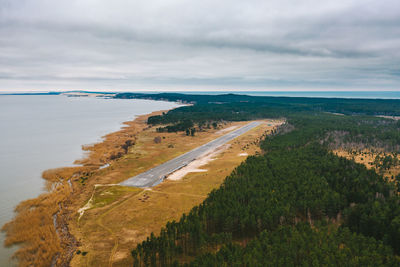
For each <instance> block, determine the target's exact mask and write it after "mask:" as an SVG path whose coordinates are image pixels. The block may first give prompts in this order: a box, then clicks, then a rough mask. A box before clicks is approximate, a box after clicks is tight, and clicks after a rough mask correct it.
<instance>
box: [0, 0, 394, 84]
mask: <svg viewBox="0 0 400 267" xmlns="http://www.w3.org/2000/svg"><path fill="white" fill-rule="evenodd" d="M324 2H325V1H316V0H299V1H290V0H280V1H278V0H274V1H261V0H257V1H256V0H252V1H232V0H230V1H228V0H221V1H209V0H205V1H183V0H163V1H161V0H159V1H151V2H149V1H128V0H115V1H106V0H104V1H88V0H74V1H51V0H20V1H10V0H0V90H6V91H9V90H16V89H22V90H27V89H41V90H52V89H93V90H95V89H96V90H146V89H153V90H163V89H165V90H173V89H175V90H182V89H193V90H202V89H205V90H206V89H207V90H208V89H210V90H213V89H214V90H217V89H232V90H233V89H240V90H246V89H251V90H262V89H270V90H271V89H292V90H296V89H303V90H307V89H354V90H358V89H360V90H361V89H384V90H398V89H399V85H400V76H399V74H398V73H399V67H398V66H400V64H399V63H400V50H399V49H398V48H399V47H400V4H399V2H398V1H397V0H386V1H378V0H374V1H373V0H346V1H345V0H343V1H331V2H332V3H326V2H325V3H324Z"/></svg>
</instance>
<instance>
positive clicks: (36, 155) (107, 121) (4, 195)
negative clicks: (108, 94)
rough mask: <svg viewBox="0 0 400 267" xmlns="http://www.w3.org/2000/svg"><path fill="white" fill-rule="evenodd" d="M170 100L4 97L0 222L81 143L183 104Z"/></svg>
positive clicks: (7, 252) (78, 154)
mask: <svg viewBox="0 0 400 267" xmlns="http://www.w3.org/2000/svg"><path fill="white" fill-rule="evenodd" d="M177 106H178V105H177V104H175V103H170V102H161V101H150V100H123V99H102V98H92V97H66V96H62V95H59V96H51V95H44V96H25V95H22V96H12V95H11V96H1V95H0V225H3V224H4V223H6V222H7V221H9V220H10V219H12V217H13V209H14V207H15V206H16V205H17V204H18V203H19V202H20V201H22V200H25V199H28V198H33V197H36V196H38V195H39V194H40V193H41V192H43V186H44V183H43V181H42V179H41V173H42V172H43V171H44V170H46V169H50V168H55V167H63V166H71V165H73V162H74V160H76V159H79V158H82V157H83V155H84V154H83V151H82V149H81V146H82V145H84V144H91V143H95V142H98V141H101V137H102V136H104V135H105V134H107V133H110V132H113V131H117V130H118V129H120V127H121V123H122V122H124V121H128V120H132V119H134V118H135V117H136V116H138V115H143V114H147V113H150V112H153V111H156V110H165V109H171V108H174V107H177ZM0 242H1V244H0V266H9V265H12V263H11V262H9V260H8V259H9V257H10V256H11V254H12V252H13V251H14V250H15V248H11V249H7V248H4V247H3V246H2V244H3V242H4V234H3V233H1V234H0Z"/></svg>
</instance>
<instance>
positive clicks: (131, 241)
mask: <svg viewBox="0 0 400 267" xmlns="http://www.w3.org/2000/svg"><path fill="white" fill-rule="evenodd" d="M161 113H162V111H159V112H154V113H152V114H148V115H145V116H140V117H138V118H137V119H136V120H135V121H132V122H126V123H125V127H124V128H123V129H121V130H120V131H118V132H115V133H111V134H108V135H107V136H105V137H104V140H103V142H101V143H98V144H95V145H92V146H89V147H85V149H86V150H87V151H88V152H89V153H88V157H87V158H85V159H83V160H80V161H77V163H80V164H81V166H77V167H67V168H58V169H53V170H48V171H45V172H44V173H43V178H44V179H45V180H46V188H47V190H48V192H47V193H44V194H42V195H40V196H39V197H37V198H35V199H31V200H28V201H24V202H22V203H20V205H19V206H18V207H17V208H16V216H15V218H14V219H13V220H12V221H11V222H9V223H8V224H6V225H5V226H4V227H3V230H4V231H5V232H6V244H7V245H14V244H18V245H19V249H18V251H17V252H16V254H15V257H16V258H17V260H18V262H19V264H20V266H49V265H51V264H52V263H53V264H55V265H56V266H59V265H63V264H65V263H68V262H70V261H71V259H72V261H71V265H72V266H107V265H108V266H125V265H127V264H130V260H131V259H130V250H131V249H132V248H134V247H135V245H136V244H137V243H138V242H140V241H142V240H143V239H144V238H146V237H147V236H148V235H149V234H150V233H151V232H155V233H158V232H159V231H160V229H161V227H162V226H163V225H164V224H165V223H166V222H167V221H169V220H173V219H178V218H179V217H180V216H181V215H182V213H184V212H187V211H189V210H190V209H191V208H192V207H193V206H194V205H196V204H199V203H200V202H201V201H202V200H203V199H204V198H205V197H206V196H207V194H208V193H209V192H210V191H211V190H212V189H213V188H216V187H218V186H219V185H220V184H221V182H222V181H223V179H224V178H225V177H226V176H227V175H228V174H229V173H230V172H231V171H232V170H233V169H234V168H235V167H236V166H237V165H238V164H240V162H242V161H243V160H244V159H245V158H246V157H245V156H243V153H244V152H246V153H247V154H249V155H251V154H254V153H257V152H259V150H258V149H259V147H258V146H257V145H256V144H257V142H258V141H259V140H260V138H262V136H263V135H264V134H265V133H266V132H267V131H268V130H271V129H272V128H273V125H272V124H262V125H260V126H259V127H257V128H255V129H253V130H251V131H249V132H248V133H246V134H244V135H242V136H240V137H238V138H237V139H235V140H233V141H231V144H230V147H229V148H228V149H226V150H225V151H223V152H222V153H220V154H218V155H217V159H215V160H213V161H211V162H209V163H208V164H207V165H206V166H203V167H202V168H205V169H207V170H208V171H207V172H200V173H190V174H188V175H186V176H185V177H184V178H183V179H181V180H178V181H165V182H163V183H162V184H160V185H158V186H156V187H154V188H153V189H152V190H143V189H139V188H129V187H122V186H115V184H117V183H119V182H121V181H123V180H125V179H127V178H129V177H132V176H134V175H136V174H139V173H141V172H143V171H145V170H147V169H150V168H152V167H154V166H157V165H158V164H160V163H163V162H165V161H167V160H169V159H172V158H174V157H176V156H179V155H180V154H182V153H185V152H187V151H189V150H191V149H193V148H195V147H197V146H199V145H201V144H204V143H207V142H209V141H211V140H213V139H215V138H216V137H218V136H221V135H223V134H225V133H226V132H227V131H225V132H224V131H223V130H221V129H229V130H232V129H233V128H234V127H239V126H241V125H243V124H246V123H248V122H235V123H225V124H220V125H219V129H207V130H206V131H198V132H197V133H196V136H194V137H192V136H186V135H185V134H183V133H157V132H156V130H155V128H154V127H149V126H148V125H147V123H146V121H147V118H148V117H149V116H152V115H158V114H161ZM271 122H272V123H273V121H270V123H271ZM275 122H276V123H281V121H275ZM158 136H160V137H161V143H156V142H154V138H155V137H158ZM241 154H242V155H241ZM89 200H90V201H89ZM82 208H84V209H85V210H82ZM79 211H81V213H79ZM82 214H83V215H82ZM77 251H78V252H80V253H79V254H78V253H76V252H77ZM52 255H55V256H52Z"/></svg>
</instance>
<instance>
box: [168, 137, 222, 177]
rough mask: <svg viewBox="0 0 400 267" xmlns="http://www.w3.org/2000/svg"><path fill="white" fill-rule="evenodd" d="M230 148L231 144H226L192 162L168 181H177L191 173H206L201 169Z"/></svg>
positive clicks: (173, 174)
mask: <svg viewBox="0 0 400 267" xmlns="http://www.w3.org/2000/svg"><path fill="white" fill-rule="evenodd" d="M228 147H230V145H229V144H225V145H223V146H220V147H218V148H217V149H215V150H213V151H211V152H209V153H207V154H205V155H203V156H201V157H199V158H198V159H196V160H194V161H192V162H190V163H189V164H188V165H186V166H185V167H183V168H181V169H179V170H177V171H176V172H174V173H172V174H170V175H169V176H168V177H167V179H169V180H173V181H177V180H180V179H182V178H183V177H184V176H185V175H186V174H188V173H189V172H206V171H207V170H205V169H201V168H200V167H201V166H204V165H207V164H208V163H209V162H210V161H213V160H214V159H215V158H216V156H217V155H218V154H219V153H221V152H223V151H224V150H226V149H228Z"/></svg>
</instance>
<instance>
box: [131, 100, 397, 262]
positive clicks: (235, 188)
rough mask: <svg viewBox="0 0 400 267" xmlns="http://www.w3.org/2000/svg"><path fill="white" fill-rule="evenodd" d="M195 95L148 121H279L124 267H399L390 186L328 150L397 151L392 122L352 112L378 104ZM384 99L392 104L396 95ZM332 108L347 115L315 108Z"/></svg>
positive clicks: (393, 191)
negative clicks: (256, 148) (281, 121)
mask: <svg viewBox="0 0 400 267" xmlns="http://www.w3.org/2000/svg"><path fill="white" fill-rule="evenodd" d="M153 97H154V96H153ZM162 97H164V98H165V97H166V96H165V95H163V96H162ZM196 97H197V96H195V97H192V98H190V97H188V98H187V99H185V100H184V101H186V102H189V100H190V99H192V100H193V99H196ZM209 97H210V98H209V99H213V98H214V96H209ZM250 98H253V97H250ZM250 98H247V97H244V98H242V100H243V101H252V100H251V99H250ZM202 99H207V97H205V96H201V99H200V100H198V101H190V102H195V103H196V104H195V105H193V106H186V107H182V108H178V109H175V110H172V111H170V112H168V113H166V114H164V115H161V116H159V117H156V118H155V119H154V120H156V121H159V122H161V121H162V123H163V124H164V123H166V124H167V123H169V124H172V125H173V124H178V123H180V122H182V121H183V118H185V119H190V120H191V121H192V122H193V123H197V122H199V121H229V120H247V119H255V118H266V117H275V118H276V117H285V118H286V120H287V123H286V124H285V125H283V126H282V127H280V128H278V129H277V130H276V132H275V133H274V134H273V135H271V136H267V137H266V138H265V140H263V141H262V142H261V144H260V146H261V148H262V149H263V151H264V152H265V153H263V154H260V155H257V156H250V157H248V158H247V160H246V161H245V162H244V163H242V164H241V165H240V166H238V167H237V168H236V169H235V170H234V171H233V172H232V173H231V175H229V176H228V177H226V179H225V181H224V182H223V184H222V185H221V186H220V188H218V189H216V190H213V191H212V192H211V193H210V194H209V195H208V197H207V198H206V199H205V200H204V202H203V203H201V204H200V205H198V206H196V207H194V208H193V209H192V210H191V211H190V212H189V213H187V214H184V215H182V217H181V218H180V220H179V221H172V222H168V223H167V224H166V226H165V227H164V228H163V229H162V230H161V232H160V233H159V234H158V235H155V234H153V233H152V234H151V235H150V236H149V237H148V238H147V240H145V241H144V242H142V243H140V244H139V245H138V246H137V247H136V248H135V249H133V250H132V257H133V260H134V266H293V265H310V266H320V265H327V266H328V265H329V266H333V265H334V266H342V265H344V266H382V265H385V266H399V264H400V261H399V255H400V205H399V204H400V197H399V188H400V186H399V184H396V183H391V182H388V181H387V180H385V179H384V178H383V177H382V176H381V175H379V174H377V173H376V172H375V171H374V170H368V169H367V168H366V167H365V166H364V165H361V164H357V163H355V162H354V161H352V160H347V159H345V158H342V157H338V156H336V155H334V154H333V153H331V152H330V151H331V149H332V148H335V147H345V146H362V147H378V146H379V147H383V148H385V149H387V150H388V151H394V152H398V151H399V143H400V139H399V132H400V124H399V123H398V122H396V121H394V120H388V119H384V118H377V117H373V116H366V115H354V113H355V111H356V110H357V111H359V113H364V114H369V113H370V112H372V113H374V115H375V112H377V111H379V112H385V111H384V110H385V108H386V107H384V104H385V103H386V102H385V101H380V100H379V101H378V100H376V102H374V101H372V100H371V101H369V100H368V101H366V102H365V101H364V100H363V101H364V102H363V101H361V100H360V101H358V100H357V101H354V102H352V101H351V100H331V102H330V101H326V100H320V99H310V100H309V102H307V101H306V100H307V99H293V100H291V99H289V100H287V99H286V100H287V101H286V102H285V103H283V100H285V99H283V98H280V99H278V100H279V101H277V103H274V104H271V105H270V104H269V103H268V104H266V103H265V102H263V101H264V100H260V101H258V100H254V101H253V102H240V101H237V102H230V103H229V104H226V103H224V98H223V97H221V98H216V99H214V100H217V99H218V100H219V101H215V102H219V103H218V104H216V103H209V102H204V101H203V100H202ZM227 99H228V100H226V101H227V102H228V101H231V100H230V99H236V96H235V95H228V96H227ZM249 99H250V100H249ZM282 99H283V100H282ZM168 100H171V99H168ZM235 101H236V100H235ZM367 102H368V103H369V104H370V106H366V107H362V105H361V103H367ZM197 103H199V104H197ZM221 103H222V104H221ZM351 103H352V104H351ZM374 103H375V104H376V106H373V104H374ZM386 104H387V105H388V107H393V106H391V105H394V107H393V110H394V112H397V111H398V110H400V109H399V106H400V102H399V101H397V102H396V101H388V102H387V103H386ZM371 105H372V107H371ZM272 106H275V107H277V108H273V107H272ZM339 106H340V107H341V108H342V109H341V110H340V111H341V113H344V114H352V115H351V116H338V115H333V114H327V113H325V112H321V111H325V110H326V109H330V108H332V109H333V107H336V108H338V107H339ZM318 109H319V110H318ZM332 112H338V110H336V109H333V110H332ZM383 162H386V161H385V159H383ZM387 162H389V160H387ZM385 164H386V163H385ZM387 164H389V163H387ZM387 164H386V165H387ZM386 165H385V166H386ZM396 179H398V180H399V181H400V178H399V177H397V178H396Z"/></svg>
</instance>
